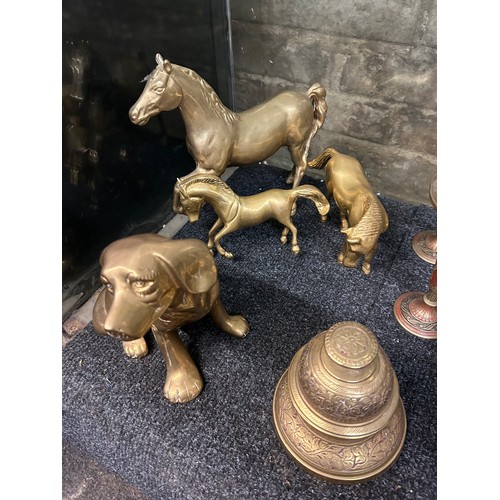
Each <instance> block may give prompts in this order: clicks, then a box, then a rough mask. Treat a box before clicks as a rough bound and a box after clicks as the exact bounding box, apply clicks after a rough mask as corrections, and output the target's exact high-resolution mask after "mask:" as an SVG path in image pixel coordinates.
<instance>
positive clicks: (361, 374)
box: [273, 321, 406, 483]
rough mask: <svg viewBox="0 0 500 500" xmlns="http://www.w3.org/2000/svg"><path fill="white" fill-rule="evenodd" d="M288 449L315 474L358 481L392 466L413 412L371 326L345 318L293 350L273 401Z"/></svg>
mask: <svg viewBox="0 0 500 500" xmlns="http://www.w3.org/2000/svg"><path fill="white" fill-rule="evenodd" d="M273 416H274V425H275V428H276V431H277V433H278V437H279V439H280V441H281V443H282V445H283V446H284V448H285V450H286V451H287V453H288V454H289V455H290V456H291V457H292V458H293V459H294V460H295V461H296V462H297V463H298V464H299V465H300V466H302V467H303V468H304V469H306V470H307V471H308V472H309V473H311V474H313V475H315V476H317V477H319V478H321V479H326V480H329V481H332V482H336V483H355V482H361V481H366V480H368V479H372V478H374V477H376V476H378V475H380V474H382V473H383V472H385V471H386V470H387V469H388V468H389V467H390V466H391V465H392V464H394V462H395V460H396V459H397V457H398V456H399V453H400V451H401V449H402V447H403V443H404V440H405V437H406V415H405V410H404V406H403V402H402V400H401V398H400V395H399V384H398V381H397V379H396V376H395V374H394V371H393V368H392V366H391V363H390V361H389V359H388V357H387V355H386V354H385V352H384V351H383V349H382V348H381V347H380V346H379V344H378V342H377V339H376V337H375V335H374V334H373V333H372V332H371V331H370V330H369V329H368V328H366V327H365V326H363V325H361V324H359V323H356V322H353V321H344V322H341V323H337V324H336V325H334V326H332V327H331V328H330V329H328V330H326V331H324V332H322V333H320V334H318V335H316V337H314V338H313V339H312V340H311V341H310V342H308V343H307V344H306V345H305V346H304V347H302V348H301V349H300V350H299V351H298V352H297V353H296V354H295V356H294V358H293V360H292V362H291V364H290V366H289V368H288V369H287V370H286V371H285V373H284V374H283V376H282V377H281V379H280V381H279V382H278V385H277V387H276V391H275V393H274V401H273Z"/></svg>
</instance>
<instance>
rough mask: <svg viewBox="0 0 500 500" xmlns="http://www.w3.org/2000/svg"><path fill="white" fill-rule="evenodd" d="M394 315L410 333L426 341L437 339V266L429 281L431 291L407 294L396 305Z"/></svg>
mask: <svg viewBox="0 0 500 500" xmlns="http://www.w3.org/2000/svg"><path fill="white" fill-rule="evenodd" d="M394 315H395V316H396V319H397V320H398V322H399V324H400V325H401V326H402V327H403V328H404V329H405V330H406V331H408V332H410V333H412V334H413V335H416V336H417V337H422V338H424V339H435V338H437V266H434V270H433V271H432V274H431V278H430V280H429V290H428V291H427V292H426V293H424V292H406V293H403V295H401V296H399V297H398V298H397V299H396V302H395V303H394Z"/></svg>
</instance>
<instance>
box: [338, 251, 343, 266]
mask: <svg viewBox="0 0 500 500" xmlns="http://www.w3.org/2000/svg"><path fill="white" fill-rule="evenodd" d="M337 262H338V263H339V264H342V263H343V262H344V254H343V253H342V252H340V253H339V255H338V257H337Z"/></svg>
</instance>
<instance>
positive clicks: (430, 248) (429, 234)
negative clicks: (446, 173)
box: [411, 174, 437, 264]
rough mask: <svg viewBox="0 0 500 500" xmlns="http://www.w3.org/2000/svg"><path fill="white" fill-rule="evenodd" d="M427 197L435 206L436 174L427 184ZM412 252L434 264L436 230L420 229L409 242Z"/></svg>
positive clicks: (435, 206)
mask: <svg viewBox="0 0 500 500" xmlns="http://www.w3.org/2000/svg"><path fill="white" fill-rule="evenodd" d="M429 198H430V199H431V202H432V206H433V207H434V208H437V174H435V175H434V177H433V178H432V180H431V183H430V185H429ZM411 246H412V248H413V250H414V252H415V253H416V254H417V255H418V256H419V257H420V258H421V259H423V260H425V261H426V262H429V263H430V264H435V263H436V260H437V232H436V231H420V232H419V233H417V234H416V235H415V236H414V237H413V240H412V242H411Z"/></svg>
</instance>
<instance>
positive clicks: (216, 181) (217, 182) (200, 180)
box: [182, 174, 233, 193]
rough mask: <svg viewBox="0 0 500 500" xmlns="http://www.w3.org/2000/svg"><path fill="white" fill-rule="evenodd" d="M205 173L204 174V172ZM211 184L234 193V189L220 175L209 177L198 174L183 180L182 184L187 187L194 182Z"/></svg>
mask: <svg viewBox="0 0 500 500" xmlns="http://www.w3.org/2000/svg"><path fill="white" fill-rule="evenodd" d="M202 175H203V174H202ZM198 183H202V184H211V185H212V186H217V187H220V188H221V189H224V190H225V191H227V192H228V193H233V190H232V189H231V188H230V187H229V186H228V185H227V184H226V183H225V182H224V181H223V180H222V179H219V177H216V176H213V177H208V176H200V177H198V176H196V177H193V178H191V179H187V180H185V181H184V182H182V186H183V187H184V188H185V189H187V188H188V187H189V186H192V185H193V184H198Z"/></svg>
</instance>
